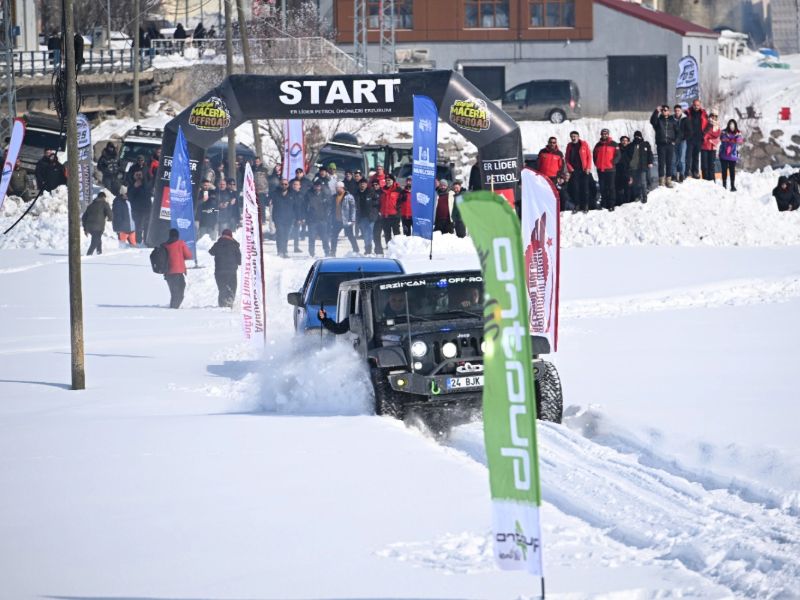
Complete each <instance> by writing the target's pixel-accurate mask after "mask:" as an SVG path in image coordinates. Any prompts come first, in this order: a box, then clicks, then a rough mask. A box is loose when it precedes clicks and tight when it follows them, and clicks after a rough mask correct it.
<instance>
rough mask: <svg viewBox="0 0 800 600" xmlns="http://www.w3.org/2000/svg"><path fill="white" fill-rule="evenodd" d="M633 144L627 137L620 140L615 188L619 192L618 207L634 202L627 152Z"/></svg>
mask: <svg viewBox="0 0 800 600" xmlns="http://www.w3.org/2000/svg"><path fill="white" fill-rule="evenodd" d="M630 144H631V139H630V138H629V137H628V136H627V135H623V136H621V137H620V138H619V150H620V151H619V155H618V160H617V168H616V173H615V179H614V187H615V188H616V192H617V206H621V205H623V204H626V203H628V202H630V201H631V200H633V198H632V193H631V192H632V188H631V186H632V184H633V179H632V177H631V166H630V160H631V156H630V152H628V151H627V150H626V148H628V146H630Z"/></svg>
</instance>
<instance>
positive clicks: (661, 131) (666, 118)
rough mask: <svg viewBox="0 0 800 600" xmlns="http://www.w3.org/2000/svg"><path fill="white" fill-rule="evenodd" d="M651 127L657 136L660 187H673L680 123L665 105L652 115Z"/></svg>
mask: <svg viewBox="0 0 800 600" xmlns="http://www.w3.org/2000/svg"><path fill="white" fill-rule="evenodd" d="M650 125H652V126H653V130H654V131H655V134H656V151H657V153H658V185H660V186H667V187H672V159H673V157H674V154H675V140H676V139H677V137H678V123H677V121H675V117H673V116H672V111H671V110H670V108H669V106H668V105H666V104H664V105H662V106H660V107H659V108H656V109H655V110H654V111H653V114H652V115H650Z"/></svg>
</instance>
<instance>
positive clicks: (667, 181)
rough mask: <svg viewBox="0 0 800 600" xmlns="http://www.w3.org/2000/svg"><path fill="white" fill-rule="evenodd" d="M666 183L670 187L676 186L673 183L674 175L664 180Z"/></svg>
mask: <svg viewBox="0 0 800 600" xmlns="http://www.w3.org/2000/svg"><path fill="white" fill-rule="evenodd" d="M664 183H665V184H666V186H667V187H668V188H672V187H675V186H674V185H672V177H667V178H666V179H665V180H664Z"/></svg>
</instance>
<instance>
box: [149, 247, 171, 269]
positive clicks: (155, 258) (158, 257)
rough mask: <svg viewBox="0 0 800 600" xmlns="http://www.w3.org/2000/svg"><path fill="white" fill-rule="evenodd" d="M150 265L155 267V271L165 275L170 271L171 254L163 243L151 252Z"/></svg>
mask: <svg viewBox="0 0 800 600" xmlns="http://www.w3.org/2000/svg"><path fill="white" fill-rule="evenodd" d="M150 266H151V267H152V268H153V273H158V274H159V275H165V274H166V273H167V271H169V255H168V254H167V249H166V248H165V247H164V245H163V244H162V245H161V246H156V247H155V248H153V251H152V252H151V253H150Z"/></svg>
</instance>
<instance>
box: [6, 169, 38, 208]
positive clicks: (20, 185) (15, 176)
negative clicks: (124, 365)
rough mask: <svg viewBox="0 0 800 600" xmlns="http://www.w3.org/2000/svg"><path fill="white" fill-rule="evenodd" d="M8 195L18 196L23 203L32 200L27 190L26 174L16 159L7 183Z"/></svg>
mask: <svg viewBox="0 0 800 600" xmlns="http://www.w3.org/2000/svg"><path fill="white" fill-rule="evenodd" d="M8 195H9V196H18V197H19V198H22V201H23V202H30V201H31V200H32V199H33V198H32V196H31V193H30V191H29V190H28V172H27V171H26V170H25V169H23V168H22V162H21V161H20V160H19V159H17V162H16V164H15V165H14V170H13V171H12V172H11V180H10V181H9V182H8Z"/></svg>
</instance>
